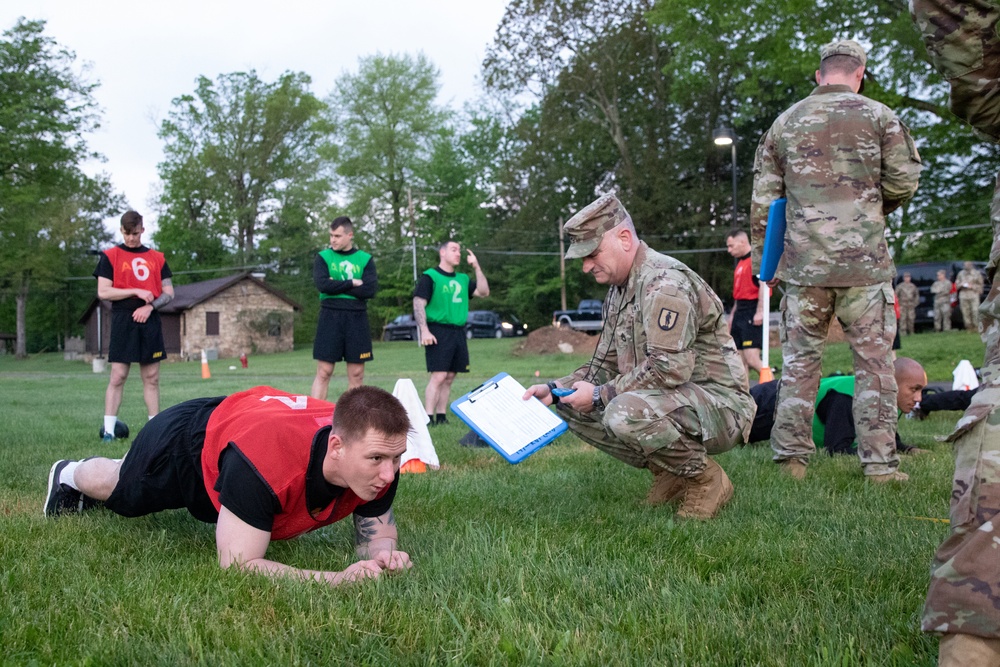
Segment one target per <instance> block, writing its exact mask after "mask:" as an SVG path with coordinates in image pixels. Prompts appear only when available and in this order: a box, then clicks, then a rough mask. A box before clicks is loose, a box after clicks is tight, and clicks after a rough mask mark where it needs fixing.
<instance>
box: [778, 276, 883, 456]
mask: <svg viewBox="0 0 1000 667" xmlns="http://www.w3.org/2000/svg"><path fill="white" fill-rule="evenodd" d="M894 299H895V295H894V294H893V292H892V288H891V287H890V286H889V283H880V284H877V285H866V286H863V287H805V286H802V285H787V286H786V292H785V296H784V298H783V299H782V300H781V313H782V317H781V328H780V334H781V352H782V357H783V359H784V364H783V366H782V371H781V389H780V391H779V392H778V402H777V405H776V408H775V415H774V428H773V429H772V431H771V449H773V450H774V460H775V461H779V462H780V461H786V460H789V459H798V460H800V461H802V462H804V463H807V462H808V461H809V456H810V455H811V454H812V453H813V452H815V451H816V445H815V444H814V443H813V440H812V419H813V412H814V411H815V407H814V403H815V401H816V392H817V390H818V389H819V380H820V377H821V375H822V372H821V366H822V364H821V362H822V358H823V348H824V347H825V346H826V338H827V334H828V332H829V329H830V321H831V320H832V319H833V317H834V315H836V317H837V319H838V320H839V321H840V323H841V325H842V326H843V328H844V334H845V335H846V336H847V340H848V341H849V342H850V344H851V349H852V350H853V352H854V375H855V380H854V425H855V430H856V432H857V438H858V457H859V458H860V459H861V465H862V467H863V468H864V472H865V474H866V475H885V474H888V473H890V472H892V471H894V470H895V469H896V468H898V467H899V457H898V456H897V455H896V378H895V375H894V373H893V367H892V353H891V349H892V341H893V339H894V338H895V337H896V315H895V313H894V312H893V307H892V304H893V301H894Z"/></svg>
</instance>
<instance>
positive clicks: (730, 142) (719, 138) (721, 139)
mask: <svg viewBox="0 0 1000 667" xmlns="http://www.w3.org/2000/svg"><path fill="white" fill-rule="evenodd" d="M712 141H714V142H715V145H716V146H720V147H721V146H732V147H733V148H732V150H733V227H735V226H736V133H735V132H733V130H732V129H731V128H728V127H717V128H715V129H714V130H712Z"/></svg>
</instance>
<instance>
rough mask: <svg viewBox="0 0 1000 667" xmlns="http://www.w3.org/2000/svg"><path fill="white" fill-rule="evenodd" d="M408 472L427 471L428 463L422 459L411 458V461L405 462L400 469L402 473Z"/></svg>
mask: <svg viewBox="0 0 1000 667" xmlns="http://www.w3.org/2000/svg"><path fill="white" fill-rule="evenodd" d="M407 472H413V473H420V472H427V464H425V463H424V462H423V461H421V460H420V459H410V460H409V461H407V462H406V463H404V464H403V465H402V466H401V467H400V469H399V473H400V474H403V473H407Z"/></svg>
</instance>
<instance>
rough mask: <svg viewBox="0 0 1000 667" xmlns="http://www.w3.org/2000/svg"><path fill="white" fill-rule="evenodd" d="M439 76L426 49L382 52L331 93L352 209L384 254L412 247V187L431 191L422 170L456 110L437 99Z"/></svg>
mask: <svg viewBox="0 0 1000 667" xmlns="http://www.w3.org/2000/svg"><path fill="white" fill-rule="evenodd" d="M438 76H439V72H438V69H437V67H435V66H434V65H433V64H432V63H431V62H430V61H429V60H428V59H427V58H426V57H425V56H424V55H423V54H420V55H418V56H417V57H416V58H413V57H411V56H409V55H401V56H396V55H388V56H386V55H382V54H375V55H373V56H367V57H364V58H361V59H360V60H359V63H358V72H357V73H356V74H345V75H344V76H342V77H341V78H340V79H338V80H337V83H336V88H335V90H334V91H333V93H331V95H330V98H329V103H330V114H331V116H330V117H331V120H332V122H333V124H334V125H335V126H336V128H337V140H338V141H337V143H338V154H337V155H336V156H335V158H336V161H337V173H338V174H339V175H340V177H341V180H342V183H343V185H344V192H345V193H346V196H347V200H348V204H347V210H348V213H349V214H350V215H351V216H352V217H353V218H354V219H355V220H357V221H359V227H361V228H362V229H363V230H364V233H365V236H366V237H367V240H368V241H369V243H370V244H371V246H372V247H375V248H378V249H379V250H381V251H390V250H391V251H395V252H401V251H402V249H403V248H404V247H405V246H408V245H409V243H410V240H409V239H408V238H406V237H407V236H408V235H409V233H410V230H409V222H408V219H409V217H408V212H407V207H408V199H407V190H408V189H411V190H420V191H429V190H428V188H427V187H425V183H423V182H421V181H420V179H419V178H418V177H417V174H418V173H419V172H421V171H422V170H424V169H425V165H426V164H427V163H428V162H429V161H430V160H431V157H432V155H433V153H434V150H435V146H436V145H437V142H438V141H439V140H441V139H442V138H443V137H445V136H446V132H447V127H448V120H449V115H450V114H449V113H448V111H446V110H445V109H443V108H440V107H438V106H437V105H436V104H435V99H436V97H437V93H438V87H439V86H438Z"/></svg>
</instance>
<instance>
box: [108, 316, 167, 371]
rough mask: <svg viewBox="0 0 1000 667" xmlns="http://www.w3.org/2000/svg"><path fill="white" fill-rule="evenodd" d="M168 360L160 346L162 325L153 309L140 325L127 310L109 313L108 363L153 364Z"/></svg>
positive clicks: (161, 342)
mask: <svg viewBox="0 0 1000 667" xmlns="http://www.w3.org/2000/svg"><path fill="white" fill-rule="evenodd" d="M166 358H167V350H166V348H165V347H164V345H163V326H162V325H161V324H160V314H159V313H158V312H156V311H155V310H154V311H153V312H152V313H150V314H149V319H148V320H146V321H145V322H143V323H142V324H140V323H139V322H136V321H135V320H133V319H132V312H131V311H128V310H112V311H111V343H110V344H109V345H108V361H113V362H116V363H120V364H133V363H136V362H138V363H140V364H153V363H157V362H160V361H163V360H164V359H166Z"/></svg>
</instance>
